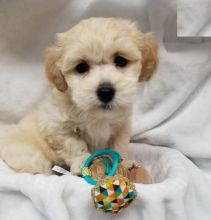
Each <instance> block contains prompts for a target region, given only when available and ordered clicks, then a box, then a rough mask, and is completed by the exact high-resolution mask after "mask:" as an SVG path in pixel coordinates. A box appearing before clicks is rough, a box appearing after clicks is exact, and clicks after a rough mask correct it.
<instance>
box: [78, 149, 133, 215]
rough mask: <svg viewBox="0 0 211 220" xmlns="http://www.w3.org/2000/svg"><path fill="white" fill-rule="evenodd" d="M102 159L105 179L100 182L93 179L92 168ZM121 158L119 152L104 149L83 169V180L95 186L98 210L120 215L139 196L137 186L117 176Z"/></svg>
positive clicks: (94, 195)
mask: <svg viewBox="0 0 211 220" xmlns="http://www.w3.org/2000/svg"><path fill="white" fill-rule="evenodd" d="M96 158H97V159H100V160H102V161H103V163H104V165H105V171H106V172H105V177H103V178H102V179H100V180H97V179H93V178H92V172H91V169H90V166H91V164H92V162H93V161H94V160H95V159H96ZM120 162H121V157H120V155H119V153H118V152H115V151H113V150H110V149H102V150H98V151H96V152H95V153H93V154H92V155H91V156H90V157H89V158H88V159H87V160H86V162H85V164H84V167H83V169H82V175H83V178H84V179H85V180H86V181H87V182H88V183H90V184H92V185H95V186H94V188H92V190H91V195H92V198H93V201H94V204H95V207H96V209H97V210H100V211H104V212H112V213H118V212H119V211H120V210H121V209H122V208H126V207H127V206H128V205H129V204H130V203H131V202H132V201H133V200H134V199H135V198H136V196H137V192H136V190H135V185H134V184H133V183H131V182H130V181H129V180H128V178H127V177H123V176H122V175H119V174H116V172H117V170H118V166H119V163H120Z"/></svg>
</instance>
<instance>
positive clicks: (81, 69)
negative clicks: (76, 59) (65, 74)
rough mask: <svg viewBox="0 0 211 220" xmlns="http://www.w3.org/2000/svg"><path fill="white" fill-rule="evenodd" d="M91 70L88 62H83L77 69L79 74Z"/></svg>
mask: <svg viewBox="0 0 211 220" xmlns="http://www.w3.org/2000/svg"><path fill="white" fill-rule="evenodd" d="M89 68H90V67H89V64H88V63H86V62H81V63H79V64H78V65H77V66H76V67H75V69H76V71H77V72H78V73H85V72H87V71H89Z"/></svg>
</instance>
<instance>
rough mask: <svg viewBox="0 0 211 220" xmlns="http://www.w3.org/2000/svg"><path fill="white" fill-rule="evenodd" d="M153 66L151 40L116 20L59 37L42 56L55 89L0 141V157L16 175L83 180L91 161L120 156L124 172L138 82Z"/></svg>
mask: <svg viewBox="0 0 211 220" xmlns="http://www.w3.org/2000/svg"><path fill="white" fill-rule="evenodd" d="M156 66H157V46H156V44H155V42H154V40H153V38H152V36H151V34H143V33H142V32H140V31H138V29H137V28H136V26H135V24H134V23H131V22H130V21H127V20H123V19H116V18H90V19H87V20H83V21H81V22H80V23H79V24H78V25H76V26H74V27H73V28H72V29H70V30H68V31H67V32H64V33H60V34H58V35H57V40H56V43H55V45H54V46H53V47H51V48H49V49H48V50H47V52H46V65H45V71H46V75H47V78H48V80H49V81H50V83H51V84H52V89H51V91H50V93H48V94H47V95H46V97H45V99H44V100H43V101H42V102H41V103H40V104H39V106H38V107H36V108H35V109H34V110H33V111H32V112H31V113H30V114H29V115H28V116H26V117H25V118H24V119H23V120H21V121H20V122H19V123H18V124H17V125H12V126H11V127H10V128H9V129H8V130H7V132H6V133H5V134H4V135H2V137H1V138H0V157H1V158H2V159H3V160H4V162H5V163H6V164H7V165H8V166H9V167H10V168H12V169H13V170H15V171H17V172H29V173H43V174H47V175H49V174H51V173H52V171H51V168H52V166H53V165H54V164H57V165H60V166H62V165H64V164H65V165H67V166H69V167H70V168H71V172H72V173H73V174H76V175H77V174H80V173H81V168H82V165H83V163H84V161H85V159H86V158H87V157H88V156H89V153H91V152H94V151H95V150H97V149H101V148H106V147H108V148H111V149H114V150H116V151H118V152H119V153H120V154H121V156H122V158H123V160H124V161H125V164H126V165H127V166H130V165H131V164H130V163H129V162H128V160H127V146H128V143H129V140H130V127H131V126H130V124H131V122H130V120H131V110H132V105H133V102H134V98H135V95H136V89H137V84H138V82H139V81H147V80H149V79H150V77H151V75H152V74H153V72H154V71H155V69H156Z"/></svg>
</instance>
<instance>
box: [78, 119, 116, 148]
mask: <svg viewBox="0 0 211 220" xmlns="http://www.w3.org/2000/svg"><path fill="white" fill-rule="evenodd" d="M77 132H78V134H79V135H80V136H81V138H82V139H84V140H85V142H86V143H87V145H88V147H89V150H90V151H95V150H97V149H100V148H105V147H109V146H108V145H109V144H110V142H111V139H112V136H113V135H114V126H113V125H112V124H110V123H109V122H98V123H88V124H84V125H83V124H82V125H79V126H77Z"/></svg>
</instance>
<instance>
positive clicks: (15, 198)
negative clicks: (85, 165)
mask: <svg viewBox="0 0 211 220" xmlns="http://www.w3.org/2000/svg"><path fill="white" fill-rule="evenodd" d="M90 16H106V17H108V16H119V17H124V18H130V19H133V20H136V21H137V22H138V26H139V27H140V28H141V30H142V31H144V32H145V31H153V32H155V36H156V39H157V41H158V43H159V47H160V52H159V53H160V54H159V55H160V65H159V68H158V71H157V73H156V74H155V76H154V77H153V78H152V80H151V81H150V82H149V83H146V84H144V83H143V84H141V85H140V92H139V93H138V97H137V102H136V105H135V108H134V115H133V140H134V141H135V142H139V144H136V145H133V144H131V147H130V153H131V158H133V159H136V160H137V161H140V162H141V163H142V164H143V165H145V166H146V168H147V169H148V170H149V171H150V173H151V174H152V176H153V179H154V181H155V184H151V185H142V184H137V189H138V192H139V194H140V197H138V199H137V201H136V202H135V203H134V204H132V205H131V207H129V208H128V209H127V210H124V211H123V212H122V213H121V215H120V216H115V217H112V216H110V215H105V214H99V213H98V212H96V211H95V209H94V208H93V206H92V205H91V202H90V200H91V199H90V192H89V190H90V187H89V186H88V185H87V184H86V183H84V181H83V180H81V179H80V178H77V177H71V176H65V177H56V176H52V177H45V176H42V175H37V176H33V175H30V174H14V173H13V172H12V171H10V170H8V168H7V167H5V165H4V164H3V163H1V165H0V180H1V181H0V201H1V203H0V219H1V220H7V219H9V220H11V219H23V217H25V218H30V219H32V220H33V219H62V220H66V219H77V220H78V219H99V218H101V219H110V218H112V219H113V218H114V219H115V218H116V219H128V217H130V218H132V217H133V219H134V220H136V219H140V218H141V219H143V220H148V219H151V220H154V219H156V220H157V219H159V220H163V219H167V220H168V219H171V220H174V219H175V220H178V219H179V220H180V219H190V220H198V219H202V220H208V219H210V218H211V210H210V204H209V203H210V201H211V192H210V186H211V176H210V175H211V114H210V109H211V62H210V60H211V40H210V39H209V38H206V39H202V38H185V39H184V38H178V37H177V21H176V20H177V19H176V18H177V16H176V0H171V1H168V0H156V1H154V0H147V1H145V0H128V1H122V0H59V1H58V0H45V1H42V0H36V1H33V0H16V1H7V0H1V2H0V27H1V28H0V121H1V124H2V125H5V124H10V123H13V122H17V121H18V120H19V119H20V118H22V117H23V116H24V115H25V114H26V113H27V112H29V111H30V109H31V108H32V107H33V106H34V105H35V104H36V103H37V102H38V101H39V100H40V99H41V98H42V96H43V94H44V92H45V90H46V88H47V82H46V80H45V77H44V74H43V62H42V56H43V55H42V54H43V50H44V49H45V48H46V47H48V46H49V45H51V43H52V42H53V40H54V36H55V33H57V32H62V31H65V30H67V29H68V28H69V27H71V26H72V25H73V24H75V23H77V22H78V21H79V20H80V19H83V18H87V17H90ZM184 19H185V18H184ZM199 19H200V18H199ZM184 21H185V20H184ZM140 143H141V144H140ZM146 144H147V145H146ZM172 148H174V149H172ZM175 149H176V150H175ZM193 162H194V163H193ZM81 210H83V211H81ZM29 216H30V217H29Z"/></svg>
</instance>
